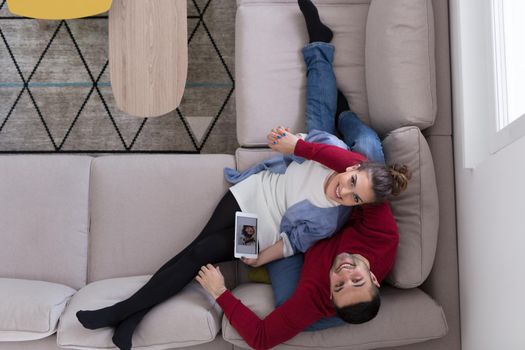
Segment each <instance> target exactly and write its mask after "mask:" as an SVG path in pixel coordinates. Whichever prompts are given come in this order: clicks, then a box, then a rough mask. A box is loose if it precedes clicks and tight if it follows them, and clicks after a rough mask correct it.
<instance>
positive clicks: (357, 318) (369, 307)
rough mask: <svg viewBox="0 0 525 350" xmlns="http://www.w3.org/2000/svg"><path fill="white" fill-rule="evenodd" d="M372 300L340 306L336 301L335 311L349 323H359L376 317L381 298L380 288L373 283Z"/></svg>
mask: <svg viewBox="0 0 525 350" xmlns="http://www.w3.org/2000/svg"><path fill="white" fill-rule="evenodd" d="M371 290H372V300H370V301H365V302H362V303H357V304H352V305H347V306H343V307H338V306H337V305H336V304H335V302H334V308H335V313H336V314H337V316H339V318H341V319H342V320H343V321H345V322H347V323H353V324H359V323H364V322H367V321H370V320H371V319H373V318H374V317H376V315H377V312H378V311H379V307H380V306H381V298H380V297H379V288H377V287H376V286H375V285H372V288H371Z"/></svg>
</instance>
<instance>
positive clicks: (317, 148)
mask: <svg viewBox="0 0 525 350" xmlns="http://www.w3.org/2000/svg"><path fill="white" fill-rule="evenodd" d="M294 154H295V155H296V156H299V157H303V158H306V159H309V160H313V161H316V162H318V163H321V164H323V165H324V166H326V167H328V168H330V169H333V170H335V171H337V172H338V173H344V172H345V171H346V168H348V167H351V166H352V165H355V164H358V163H360V162H363V161H366V158H365V157H364V156H362V155H360V154H359V153H356V152H352V151H347V150H344V149H342V148H339V147H337V146H331V145H325V144H320V143H312V142H307V141H304V140H300V139H299V140H297V143H296V145H295V148H294Z"/></svg>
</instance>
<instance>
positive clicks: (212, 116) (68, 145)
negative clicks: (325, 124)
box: [0, 0, 237, 153]
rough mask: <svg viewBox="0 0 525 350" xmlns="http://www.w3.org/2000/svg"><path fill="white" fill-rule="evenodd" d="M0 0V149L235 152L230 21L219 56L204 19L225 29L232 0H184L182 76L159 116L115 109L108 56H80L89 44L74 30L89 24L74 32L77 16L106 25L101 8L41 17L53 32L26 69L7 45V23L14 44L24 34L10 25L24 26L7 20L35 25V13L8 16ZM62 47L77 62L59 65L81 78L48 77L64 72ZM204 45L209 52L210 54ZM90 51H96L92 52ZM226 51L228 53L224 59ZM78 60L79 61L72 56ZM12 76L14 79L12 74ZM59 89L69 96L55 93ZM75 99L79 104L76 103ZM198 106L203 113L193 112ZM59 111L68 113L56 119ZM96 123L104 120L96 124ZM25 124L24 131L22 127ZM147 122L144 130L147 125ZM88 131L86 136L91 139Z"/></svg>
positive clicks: (85, 20)
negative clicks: (179, 95) (173, 100)
mask: <svg viewBox="0 0 525 350" xmlns="http://www.w3.org/2000/svg"><path fill="white" fill-rule="evenodd" d="M0 1H1V2H0V37H1V42H0V54H2V55H4V57H1V56H0V58H2V59H1V60H0V64H2V66H1V67H0V72H1V75H0V92H1V93H2V94H1V95H0V106H1V107H0V153H20V152H21V153H24V152H44V153H47V152H51V153H55V152H63V153H67V152H75V153H77V152H78V153H82V152H88V153H98V152H126V153H134V152H146V153H149V152H153V153H159V152H167V153H233V152H234V150H235V148H236V147H237V143H236V137H235V115H234V106H233V103H234V101H233V92H234V88H235V81H234V77H233V73H232V71H231V69H230V66H231V67H233V57H234V54H233V46H234V45H233V39H232V37H233V36H234V34H233V30H232V28H233V27H228V28H230V29H229V31H226V32H221V34H222V36H221V40H222V41H223V42H224V43H226V42H227V41H228V43H226V44H225V46H226V47H227V49H228V51H229V52H228V55H224V54H223V52H221V49H220V48H219V45H218V43H217V40H216V39H215V38H214V34H212V30H211V29H210V22H211V24H212V26H213V30H214V31H215V33H218V32H220V30H221V29H220V28H224V27H225V26H224V24H225V23H227V24H229V23H233V22H234V18H233V17H234V7H235V1H233V0H230V1H218V0H215V1H212V0H207V1H200V4H199V1H198V0H192V1H188V54H189V57H188V61H189V63H188V83H187V85H186V89H185V93H184V96H183V100H182V102H181V105H180V106H179V108H177V109H176V110H175V111H173V112H171V113H168V114H167V115H165V116H161V117H157V118H137V117H132V116H128V115H125V114H124V113H123V112H121V111H118V110H117V108H116V106H115V104H114V101H113V96H112V93H111V89H110V84H109V74H108V72H107V70H108V60H107V56H106V57H104V58H103V59H102V60H101V57H98V59H97V62H98V64H94V63H93V60H91V61H92V62H91V63H90V62H88V59H86V54H87V53H88V52H89V50H90V49H91V46H89V45H86V46H88V47H87V48H86V46H84V47H81V45H79V40H78V39H79V37H82V38H84V37H85V36H89V35H90V32H89V31H84V32H81V33H84V34H79V30H78V28H77V27H79V26H81V25H79V23H87V21H91V22H92V21H99V23H100V21H103V23H105V24H106V25H107V15H100V16H93V17H88V18H82V19H75V20H61V21H43V22H39V24H38V25H39V26H40V27H39V28H45V30H47V33H51V32H52V34H51V37H50V38H49V40H48V41H47V43H46V44H45V47H44V48H43V51H42V52H39V53H38V54H37V55H38V59H37V60H36V64H34V65H29V64H26V65H28V68H26V69H25V70H26V71H25V72H24V69H21V65H20V64H19V62H20V60H21V57H20V56H21V55H18V56H17V54H16V53H15V52H14V50H13V49H12V47H13V42H10V37H9V35H7V32H8V28H9V29H10V30H11V35H12V37H13V38H15V39H16V40H15V39H13V40H15V42H16V43H17V42H19V41H23V40H21V38H17V35H16V34H15V33H16V32H17V30H16V29H17V28H23V27H21V26H23V25H21V24H16V25H14V26H13V25H12V23H14V22H15V21H16V22H17V23H33V24H34V23H35V22H36V21H41V20H34V19H30V18H25V17H17V16H14V15H12V14H10V13H9V11H8V10H7V9H6V7H7V5H6V0H0ZM213 6H215V9H214V10H212V11H214V13H213V14H212V15H213V16H214V17H208V18H207V17H206V14H207V11H210V8H212V7H213ZM221 6H222V7H221ZM232 14H233V16H232ZM210 16H211V15H210ZM220 16H222V17H223V18H219V20H218V21H217V20H216V19H215V18H216V17H220ZM230 17H231V18H230ZM82 21H84V22H82ZM221 21H222V22H221ZM207 22H208V23H207ZM215 22H217V23H215ZM41 23H44V24H41ZM231 25H232V26H233V24H231ZM72 26H77V27H75V28H76V29H75V28H73V29H75V30H76V31H77V32H76V33H75V30H73V29H72ZM89 26H90V25H86V28H90V27H89ZM218 28H219V29H218ZM30 33H34V32H30ZM42 33H45V31H42ZM37 34H38V32H37ZM102 34H103V30H102ZM58 36H60V41H61V44H60V45H59V46H58V49H56V50H57V51H58V54H57V53H53V54H50V53H49V52H50V48H51V47H52V46H53V45H55V43H56V42H57V41H58V40H59V39H57V37H58ZM102 36H103V35H102ZM197 36H199V38H198V39H196V37H197ZM43 39H44V36H43V35H42V39H41V38H38V39H37V41H36V42H41V41H42V40H43ZM46 40H47V39H46ZM67 40H71V43H72V44H73V47H74V49H73V48H72V47H66V46H65V45H69V46H70V45H71V43H67V42H66V41H67ZM97 40H98V38H97ZM100 40H101V41H102V42H103V41H104V40H105V41H106V43H107V37H105V38H101V39H100ZM219 43H220V42H219ZM228 44H229V46H228ZM210 45H211V47H210ZM2 46H4V48H2ZM64 47H66V49H67V50H66V49H64ZM4 49H5V50H4ZM26 50H27V48H26ZM61 50H62V51H61ZM66 51H67V52H66ZM61 52H66V53H67V55H70V56H68V59H69V60H70V63H71V62H73V61H75V60H76V62H77V65H78V67H77V66H76V64H70V65H71V67H69V68H64V70H66V71H69V72H70V75H71V76H74V77H75V78H78V77H80V78H78V79H80V80H83V79H85V81H76V80H78V79H74V78H71V79H72V80H73V82H66V81H64V80H69V78H68V77H67V76H61V77H60V78H59V79H60V80H61V81H60V82H53V80H56V79H57V77H56V75H57V74H58V75H60V74H62V73H61V71H62V70H59V69H58V68H57V67H67V66H68V63H67V62H66V63H64V62H63V58H62V57H60V53H61ZM72 52H74V54H73V53H72ZM203 52H205V54H203ZM210 52H211V53H212V54H211V55H212V56H209V55H210ZM89 53H90V52H89ZM106 54H107V52H106ZM7 55H8V57H7ZM77 55H78V56H77ZM207 55H208V56H207ZM49 56H53V58H49ZM90 56H93V57H94V56H96V55H92V54H91V53H90ZM225 57H227V59H228V60H229V62H228V63H227V62H226V59H225ZM24 58H25V57H24ZM78 59H80V61H81V64H79V63H78ZM46 60H48V61H49V62H48V63H47V67H48V69H47V70H45V69H43V68H42V69H39V68H41V66H42V62H44V61H46ZM212 61H215V66H214V67H211V68H209V70H206V68H205V67H206V66H208V65H209V62H212ZM9 62H11V65H9ZM56 62H60V64H56ZM192 62H196V65H195V66H192ZM62 64H63V66H62ZM199 65H201V66H199ZM70 68H71V69H70ZM73 68H75V69H73ZM57 72H58V73H57ZM36 75H39V78H38V79H37V80H40V81H34V80H35V76H36ZM211 76H212V79H215V81H212V82H209V81H205V82H202V80H203V79H209V77H211ZM15 77H16V78H15ZM192 77H193V78H195V81H194V82H192V81H191V80H190V78H192ZM14 79H18V81H13V80H14ZM106 80H107V81H106ZM199 80H201V81H200V82H199ZM17 89H19V91H18V90H17ZM62 95H65V96H69V97H65V98H61V97H60V96H62ZM77 95H78V96H77ZM82 98H83V100H82ZM22 100H23V101H25V102H23V101H22ZM80 101H82V102H81V103H80ZM75 104H77V105H78V104H79V106H77V107H75ZM87 105H89V110H90V111H89V112H86V110H87V109H88V107H86V106H87ZM17 108H18V109H20V112H18V114H17V113H16V112H15V111H17ZM69 108H75V109H74V111H72V112H73V113H71V115H67V116H64V115H62V114H63V113H61V112H62V111H65V110H67V109H69ZM50 109H51V110H54V112H53V113H46V111H45V110H50ZM57 109H58V112H57ZM226 110H227V111H226ZM97 111H98V113H97ZM199 112H201V114H206V116H197V117H194V116H192V115H194V114H199ZM90 113H91V114H90ZM73 114H74V115H73ZM117 114H118V116H117ZM22 115H23V116H22ZM57 115H60V117H57ZM95 115H96V117H97V118H99V119H97V120H89V121H88V120H87V119H92V117H94V116H95ZM64 118H65V119H66V120H62V119H64ZM26 121H27V123H26ZM37 121H38V123H37ZM221 121H224V123H223V124H224V125H222V126H221V127H220V128H218V127H217V124H218V123H220V122H221ZM80 122H84V123H85V126H82V127H79V126H78V124H79V123H80ZM102 124H103V125H105V127H104V128H100V129H97V128H98V127H100V125H102ZM119 124H120V125H119ZM42 127H43V128H42ZM24 128H27V130H25V131H24V132H22V130H23V129H24ZM31 128H34V129H35V130H36V132H35V135H36V134H38V136H35V137H34V140H38V141H34V143H31V142H32V140H33V135H32V134H30V133H31V131H30V129H31ZM15 129H16V130H15ZM95 129H97V130H98V131H102V132H99V134H98V135H97V134H96V132H94V131H92V130H95ZM146 129H147V130H148V131H147V132H145V130H146ZM90 132H93V135H90ZM100 134H102V135H100ZM124 134H125V135H124ZM44 135H45V136H44ZM90 137H92V139H90V140H89V138H90ZM211 138H214V140H213V142H209V141H210V139H211ZM108 140H112V141H108ZM139 143H140V144H139Z"/></svg>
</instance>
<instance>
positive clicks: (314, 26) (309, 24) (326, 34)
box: [298, 0, 334, 43]
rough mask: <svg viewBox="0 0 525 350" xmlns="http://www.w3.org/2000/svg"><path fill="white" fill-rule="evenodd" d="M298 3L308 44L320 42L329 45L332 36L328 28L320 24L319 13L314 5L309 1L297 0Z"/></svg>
mask: <svg viewBox="0 0 525 350" xmlns="http://www.w3.org/2000/svg"><path fill="white" fill-rule="evenodd" d="M298 3H299V8H300V9H301V12H302V13H303V16H304V20H305V21H306V29H307V30H308V36H309V37H310V42H311V43H313V42H316V41H322V42H325V43H329V42H330V41H332V37H333V36H334V34H333V33H332V31H331V30H330V28H328V27H327V26H326V25H324V24H323V22H321V19H320V18H319V12H318V11H317V8H316V7H315V5H314V4H313V3H312V2H311V1H310V0H298Z"/></svg>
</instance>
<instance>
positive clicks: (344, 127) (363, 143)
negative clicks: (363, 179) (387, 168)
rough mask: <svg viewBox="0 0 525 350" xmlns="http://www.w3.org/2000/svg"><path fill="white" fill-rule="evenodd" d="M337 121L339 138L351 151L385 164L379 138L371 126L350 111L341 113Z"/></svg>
mask: <svg viewBox="0 0 525 350" xmlns="http://www.w3.org/2000/svg"><path fill="white" fill-rule="evenodd" d="M337 121H338V123H337V129H338V130H339V132H340V134H341V138H342V139H343V141H344V142H345V143H346V144H347V145H348V147H350V149H351V150H352V151H354V152H357V153H359V154H362V155H364V156H365V157H366V158H367V159H368V160H370V161H372V162H377V163H381V164H385V156H384V154H383V147H382V146H381V140H380V139H379V136H378V135H377V133H376V132H375V131H374V130H373V129H372V128H371V127H369V126H368V125H366V124H365V123H363V122H362V121H361V120H360V119H359V117H358V116H357V115H356V114H355V113H354V112H351V111H345V112H343V113H341V114H340V115H339V118H338V120H337Z"/></svg>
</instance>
